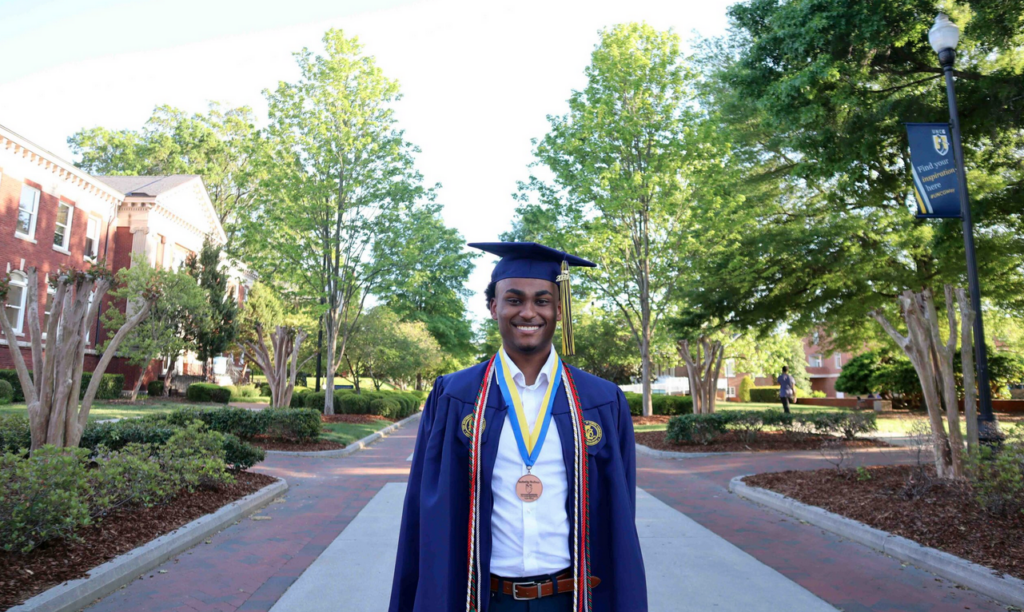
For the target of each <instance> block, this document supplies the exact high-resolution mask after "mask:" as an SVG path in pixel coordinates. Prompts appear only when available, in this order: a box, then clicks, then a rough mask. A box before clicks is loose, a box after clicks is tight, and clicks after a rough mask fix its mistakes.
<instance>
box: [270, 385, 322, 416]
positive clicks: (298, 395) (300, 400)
mask: <svg viewBox="0 0 1024 612" xmlns="http://www.w3.org/2000/svg"><path fill="white" fill-rule="evenodd" d="M267 393H270V390H269V389H268V390H267ZM308 393H312V390H310V389H308V388H306V387H295V388H294V389H292V401H291V402H290V403H289V404H288V407H289V408H305V407H306V400H305V397H306V394H308ZM320 411H321V412H323V406H321V407H320Z"/></svg>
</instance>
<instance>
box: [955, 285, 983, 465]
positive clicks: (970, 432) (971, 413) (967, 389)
mask: <svg viewBox="0 0 1024 612" xmlns="http://www.w3.org/2000/svg"><path fill="white" fill-rule="evenodd" d="M956 301H957V302H958V303H959V304H960V330H961V331H960V362H961V365H962V366H963V374H964V420H966V421H967V449H968V450H970V451H975V450H977V448H978V395H977V390H976V389H975V384H976V382H975V379H974V340H973V338H974V317H975V315H976V313H975V312H974V308H972V307H971V301H970V300H969V299H967V294H966V292H965V291H964V290H963V288H960V287H958V288H957V290H956Z"/></svg>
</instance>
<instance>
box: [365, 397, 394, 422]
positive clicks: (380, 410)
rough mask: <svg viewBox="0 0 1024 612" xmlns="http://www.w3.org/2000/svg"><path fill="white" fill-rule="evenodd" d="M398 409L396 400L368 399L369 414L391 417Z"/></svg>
mask: <svg viewBox="0 0 1024 612" xmlns="http://www.w3.org/2000/svg"><path fill="white" fill-rule="evenodd" d="M398 411H399V405H398V402H397V401H395V400H393V399H389V398H377V399H372V400H370V406H369V414H375V415H377V416H382V417H385V418H391V417H393V416H394V415H396V414H398Z"/></svg>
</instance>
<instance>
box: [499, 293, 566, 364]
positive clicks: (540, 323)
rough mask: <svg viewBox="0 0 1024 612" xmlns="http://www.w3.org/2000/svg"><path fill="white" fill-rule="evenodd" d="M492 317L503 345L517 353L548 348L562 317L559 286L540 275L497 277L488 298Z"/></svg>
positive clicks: (527, 352)
mask: <svg viewBox="0 0 1024 612" xmlns="http://www.w3.org/2000/svg"><path fill="white" fill-rule="evenodd" d="M491 318H492V319H494V320H495V321H497V322H498V331H499V332H501V339H502V341H503V342H504V344H505V347H506V349H514V350H515V351H518V352H520V353H525V354H529V353H534V352H537V351H541V350H547V347H549V346H551V339H552V338H553V337H554V335H555V326H556V325H557V323H558V321H561V320H562V308H561V306H560V305H559V303H558V286H557V285H555V283H552V282H551V281H546V280H541V279H539V278H506V279H502V280H500V281H498V283H497V284H496V285H495V288H494V299H493V300H491Z"/></svg>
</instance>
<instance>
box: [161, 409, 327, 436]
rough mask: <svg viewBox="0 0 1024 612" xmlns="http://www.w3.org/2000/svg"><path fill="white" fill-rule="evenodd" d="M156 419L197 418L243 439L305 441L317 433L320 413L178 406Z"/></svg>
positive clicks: (176, 421)
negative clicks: (265, 437) (273, 438)
mask: <svg viewBox="0 0 1024 612" xmlns="http://www.w3.org/2000/svg"><path fill="white" fill-rule="evenodd" d="M155 418H156V419H160V418H162V419H163V420H164V421H165V422H166V423H167V424H169V425H173V426H178V427H184V426H187V425H188V424H189V423H191V422H193V421H200V422H202V423H203V424H204V425H206V426H207V427H208V428H209V429H210V430H211V431H216V432H219V433H222V434H230V435H234V436H238V437H239V438H241V439H243V440H249V439H252V438H254V437H256V436H261V435H269V436H273V437H279V438H287V439H291V440H299V441H306V440H311V439H315V438H317V437H319V436H320V413H319V412H317V411H316V410H312V409H309V410H305V409H300V410H293V409H290V408H267V409H265V410H246V409H245V408H213V409H209V410H204V409H199V408H179V409H178V410H175V411H173V412H171V413H170V414H167V415H163V416H162V417H155Z"/></svg>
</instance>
